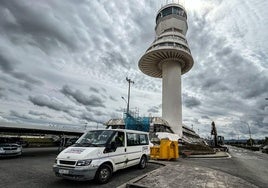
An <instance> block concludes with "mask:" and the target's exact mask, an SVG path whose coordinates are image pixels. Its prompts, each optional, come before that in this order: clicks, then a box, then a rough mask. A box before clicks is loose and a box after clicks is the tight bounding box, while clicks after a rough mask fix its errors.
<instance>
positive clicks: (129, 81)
mask: <svg viewBox="0 0 268 188" xmlns="http://www.w3.org/2000/svg"><path fill="white" fill-rule="evenodd" d="M126 80H127V82H128V97H127V114H129V100H130V84H134V81H132V80H131V79H129V78H128V77H126Z"/></svg>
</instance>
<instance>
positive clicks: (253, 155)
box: [182, 146, 268, 188]
mask: <svg viewBox="0 0 268 188" xmlns="http://www.w3.org/2000/svg"><path fill="white" fill-rule="evenodd" d="M229 153H230V155H231V158H225V159H222V158H221V159H190V158H189V159H185V160H183V161H182V162H183V163H188V164H189V165H190V164H195V165H199V166H204V167H208V168H212V169H215V170H219V171H222V172H225V173H228V174H231V175H233V176H236V177H239V178H242V179H244V180H246V181H247V182H250V183H252V184H254V185H256V186H258V187H263V188H267V187H268V154H265V153H261V152H254V151H250V150H246V149H242V148H236V147H231V146H230V147H229Z"/></svg>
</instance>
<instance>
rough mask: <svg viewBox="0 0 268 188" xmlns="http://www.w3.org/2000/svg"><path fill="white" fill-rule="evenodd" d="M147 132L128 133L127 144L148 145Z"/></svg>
mask: <svg viewBox="0 0 268 188" xmlns="http://www.w3.org/2000/svg"><path fill="white" fill-rule="evenodd" d="M148 144H149V141H148V136H147V135H146V134H137V133H127V146H137V145H148Z"/></svg>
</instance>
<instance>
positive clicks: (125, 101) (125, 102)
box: [121, 96, 127, 105]
mask: <svg viewBox="0 0 268 188" xmlns="http://www.w3.org/2000/svg"><path fill="white" fill-rule="evenodd" d="M121 98H122V99H123V101H125V103H126V105H127V100H126V99H125V97H122V96H121Z"/></svg>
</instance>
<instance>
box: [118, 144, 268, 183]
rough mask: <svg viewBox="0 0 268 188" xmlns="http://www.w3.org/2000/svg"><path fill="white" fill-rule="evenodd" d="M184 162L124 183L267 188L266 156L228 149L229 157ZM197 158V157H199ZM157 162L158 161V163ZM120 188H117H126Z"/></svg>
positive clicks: (174, 162)
mask: <svg viewBox="0 0 268 188" xmlns="http://www.w3.org/2000/svg"><path fill="white" fill-rule="evenodd" d="M220 155H222V156H224V155H223V153H221V154H220V153H218V154H217V155H215V156H214V157H213V156H210V158H207V157H208V156H204V157H206V158H185V159H181V158H180V159H179V160H177V161H173V162H164V161H163V162H162V163H165V164H166V165H167V166H165V167H163V168H159V169H157V170H155V171H153V172H151V173H148V174H146V175H145V176H141V177H139V178H137V179H134V180H132V181H130V182H128V184H129V185H133V184H134V185H140V186H143V187H154V188H157V187H171V188H172V187H174V188H175V187H176V188H177V187H228V188H229V187H235V188H240V187H263V188H267V185H268V178H267V174H268V163H267V161H268V155H267V154H263V153H260V152H253V151H249V150H244V149H239V148H234V147H230V155H231V156H232V157H231V158H230V157H226V156H227V155H226V156H225V157H224V158H219V157H220ZM199 157H200V156H199ZM158 162H159V161H158ZM125 185H126V184H125ZM125 185H122V186H121V187H126V186H125Z"/></svg>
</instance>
